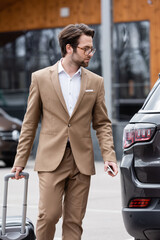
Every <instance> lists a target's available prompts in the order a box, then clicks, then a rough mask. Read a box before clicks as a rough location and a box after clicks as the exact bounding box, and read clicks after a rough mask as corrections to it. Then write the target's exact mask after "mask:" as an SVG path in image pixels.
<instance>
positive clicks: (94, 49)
mask: <svg viewBox="0 0 160 240" xmlns="http://www.w3.org/2000/svg"><path fill="white" fill-rule="evenodd" d="M77 48H79V49H81V50H83V51H84V54H85V55H86V56H88V55H89V54H90V53H92V54H95V52H96V48H88V49H86V48H87V47H84V48H81V47H79V46H77ZM87 51H89V52H88V53H86V52H87Z"/></svg>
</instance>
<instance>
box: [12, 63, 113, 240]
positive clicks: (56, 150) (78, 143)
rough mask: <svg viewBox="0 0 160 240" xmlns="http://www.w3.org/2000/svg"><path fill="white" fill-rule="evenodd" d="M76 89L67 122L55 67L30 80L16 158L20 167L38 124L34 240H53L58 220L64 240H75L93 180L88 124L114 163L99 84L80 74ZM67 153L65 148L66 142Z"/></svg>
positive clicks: (98, 79) (98, 80)
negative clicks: (72, 107)
mask: <svg viewBox="0 0 160 240" xmlns="http://www.w3.org/2000/svg"><path fill="white" fill-rule="evenodd" d="M81 73H82V75H81V89H80V94H79V98H78V100H77V103H76V106H75V109H74V110H73V113H72V115H71V117H70V116H69V114H68V111H67V107H66V104H65V100H64V98H63V95H62V91H61V87H60V83H59V79H58V63H57V64H55V65H54V66H52V67H48V68H45V69H42V70H39V71H37V72H35V73H33V75H32V83H31V86H30V94H29V98H28V107H27V111H26V114H25V117H24V121H23V126H22V131H21V136H20V139H19V144H18V148H17V155H16V158H15V163H14V166H15V167H18V166H19V167H25V165H26V163H27V159H28V157H29V154H30V150H31V147H32V143H33V140H34V137H35V133H36V129H37V125H38V122H39V120H40V118H41V131H40V138H39V145H38V150H37V156H36V161H35V170H36V171H38V175H39V182H40V202H39V216H38V220H37V235H36V236H37V240H52V239H53V237H54V233H55V225H56V223H57V222H58V220H59V218H60V217H61V215H62V201H63V196H64V207H63V218H64V219H63V231H62V239H63V240H80V239H81V234H82V227H81V225H82V219H83V217H84V214H85V210H86V205H87V199H88V191H89V185H90V175H92V174H95V167H94V155H93V146H92V140H91V131H90V127H91V122H92V125H93V128H94V129H95V130H96V133H97V137H98V140H99V144H100V148H101V152H102V157H103V159H104V161H113V162H116V158H115V152H114V147H113V139H112V130H111V122H110V120H109V119H108V116H107V110H106V107H105V100H104V84H103V78H102V77H100V76H98V75H96V74H94V73H92V72H90V71H88V70H86V69H84V68H82V71H81ZM68 139H69V141H70V145H71V148H66V144H67V141H68Z"/></svg>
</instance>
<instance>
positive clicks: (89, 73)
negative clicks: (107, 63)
mask: <svg viewBox="0 0 160 240" xmlns="http://www.w3.org/2000/svg"><path fill="white" fill-rule="evenodd" d="M82 72H84V73H85V74H87V75H88V76H90V77H92V78H95V79H97V80H100V79H102V77H101V76H100V75H98V74H96V73H94V72H92V71H90V70H88V69H86V68H84V67H82Z"/></svg>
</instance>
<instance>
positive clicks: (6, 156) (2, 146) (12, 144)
mask: <svg viewBox="0 0 160 240" xmlns="http://www.w3.org/2000/svg"><path fill="white" fill-rule="evenodd" d="M21 126H22V121H21V120H19V119H17V118H13V117H11V116H10V115H9V114H8V113H6V112H5V111H4V110H3V109H2V108H0V160H2V161H3V162H4V163H5V165H6V166H7V167H11V166H12V165H13V162H14V158H15V155H16V149H17V144H18V140H19V135H20V131H21Z"/></svg>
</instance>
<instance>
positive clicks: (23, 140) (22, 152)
mask: <svg viewBox="0 0 160 240" xmlns="http://www.w3.org/2000/svg"><path fill="white" fill-rule="evenodd" d="M40 116H41V99H40V94H39V88H38V83H37V79H36V76H35V74H34V73H33V74H32V81H31V85H30V90H29V97H28V104H27V110H26V113H25V116H24V120H23V124H22V129H21V134H20V138H19V143H18V146H17V154H16V157H15V161H14V167H25V165H26V163H27V160H28V158H29V155H30V152H31V149H32V145H33V141H34V138H35V134H36V130H37V126H38V123H39V120H40Z"/></svg>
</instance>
